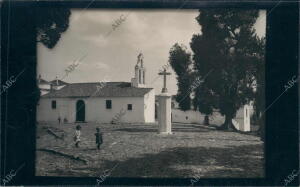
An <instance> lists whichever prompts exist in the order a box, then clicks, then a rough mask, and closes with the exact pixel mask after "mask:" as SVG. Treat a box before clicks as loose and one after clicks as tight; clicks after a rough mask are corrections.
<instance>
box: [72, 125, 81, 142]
mask: <svg viewBox="0 0 300 187" xmlns="http://www.w3.org/2000/svg"><path fill="white" fill-rule="evenodd" d="M80 129H81V127H80V125H77V126H76V130H75V136H74V141H75V146H76V147H79V143H80V134H81V132H80Z"/></svg>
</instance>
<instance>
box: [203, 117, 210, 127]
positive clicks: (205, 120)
mask: <svg viewBox="0 0 300 187" xmlns="http://www.w3.org/2000/svg"><path fill="white" fill-rule="evenodd" d="M204 125H209V116H208V115H205V117H204Z"/></svg>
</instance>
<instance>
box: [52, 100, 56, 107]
mask: <svg viewBox="0 0 300 187" xmlns="http://www.w3.org/2000/svg"><path fill="white" fill-rule="evenodd" d="M51 107H52V109H56V101H55V100H53V101H52V102H51Z"/></svg>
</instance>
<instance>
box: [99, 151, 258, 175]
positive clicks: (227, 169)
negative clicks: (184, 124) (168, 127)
mask: <svg viewBox="0 0 300 187" xmlns="http://www.w3.org/2000/svg"><path fill="white" fill-rule="evenodd" d="M116 164H117V165H118V166H117V167H116V168H115V169H114V171H113V172H112V174H111V176H112V177H153V178H154V177H155V178H161V177H178V178H183V177H190V178H192V177H193V176H195V173H196V172H197V171H198V172H197V174H198V176H201V177H203V178H206V177H214V178H215V177H218V178H222V177H230V178H252V177H263V176H264V167H263V166H264V159H263V147H262V145H246V146H237V147H225V148H207V147H196V148H184V147H176V148H170V149H167V150H165V151H162V152H160V153H158V154H145V155H143V156H142V157H140V158H130V159H127V160H126V161H109V160H104V163H103V165H102V167H101V170H102V169H103V170H104V169H110V168H113V167H114V166H115V165H116ZM103 170H102V171H103Z"/></svg>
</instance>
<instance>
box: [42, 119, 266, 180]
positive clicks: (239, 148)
mask: <svg viewBox="0 0 300 187" xmlns="http://www.w3.org/2000/svg"><path fill="white" fill-rule="evenodd" d="M75 126H76V124H64V125H58V124H38V125H37V149H51V150H54V151H58V152H60V153H63V154H69V155H72V156H75V157H79V158H81V159H84V160H86V161H87V164H85V163H84V162H81V161H77V160H74V159H70V158H68V157H65V156H61V155H58V154H54V153H49V152H45V151H37V152H36V154H37V157H36V175H38V176H76V177H89V176H90V177H99V176H100V175H102V174H103V171H104V170H106V169H108V170H111V169H112V168H114V170H113V171H112V172H111V176H112V177H153V178H154V177H158V178H160V177H178V178H185V177H193V176H195V175H197V176H199V177H202V178H209V177H212V178H215V177H230V178H236V177H243V178H248V177H263V176H264V156H263V143H262V142H261V141H260V140H259V138H258V137H256V136H252V135H245V134H240V133H236V132H223V131H217V130H214V128H210V127H207V126H203V125H196V124H178V123H177V124H176V123H175V124H173V125H172V130H173V132H174V134H173V135H159V134H157V128H158V127H157V124H119V125H112V124H93V123H86V124H82V125H81V126H82V129H81V134H82V136H81V144H80V148H75V146H74V142H73V135H74V132H75V130H74V129H75ZM96 127H100V128H101V131H102V132H103V140H104V143H103V144H102V147H101V150H96V149H95V148H96V145H95V136H94V133H95V128H96ZM47 128H50V129H51V130H52V131H53V132H55V133H56V134H58V135H62V134H64V140H61V139H57V138H55V137H54V136H53V135H51V134H49V133H48V132H47Z"/></svg>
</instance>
